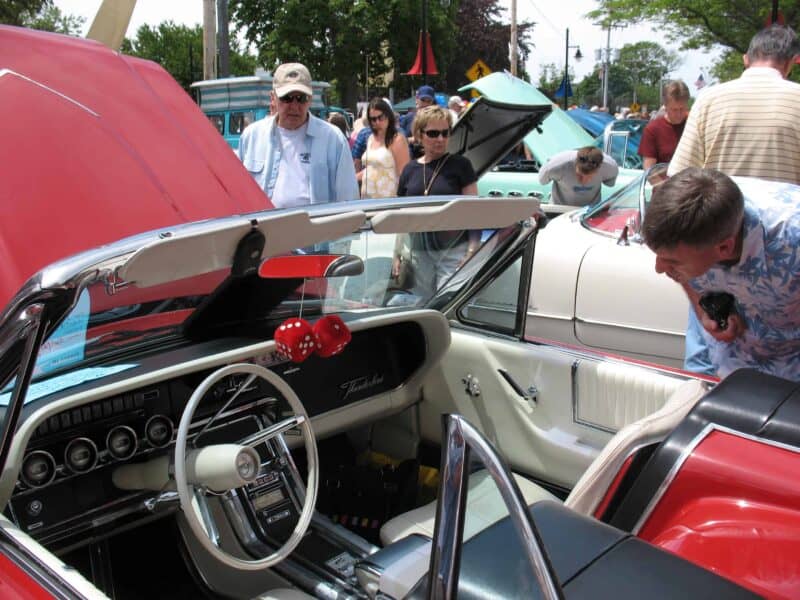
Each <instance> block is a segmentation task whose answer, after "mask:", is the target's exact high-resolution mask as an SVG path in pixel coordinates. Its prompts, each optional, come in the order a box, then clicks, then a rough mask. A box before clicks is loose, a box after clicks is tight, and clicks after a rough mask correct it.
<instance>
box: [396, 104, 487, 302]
mask: <svg viewBox="0 0 800 600" xmlns="http://www.w3.org/2000/svg"><path fill="white" fill-rule="evenodd" d="M412 127H413V132H414V138H415V139H417V140H419V141H420V142H421V143H422V148H423V150H424V154H423V155H422V157H420V158H418V159H417V160H413V161H411V162H409V163H408V164H407V165H406V168H405V169H403V173H402V174H401V175H400V183H399V186H398V190H397V195H398V196H442V195H459V196H476V195H477V194H478V183H477V179H478V178H477V177H476V175H475V170H474V169H473V168H472V163H470V162H469V159H467V158H465V157H463V156H461V155H459V154H450V153H448V152H447V142H448V140H449V139H450V111H449V110H447V109H446V108H442V107H441V106H429V107H426V108H423V109H422V110H420V111H419V112H418V113H417V116H416V118H415V119H414V124H413V126H412ZM479 246H480V231H460V230H459V231H437V232H431V233H422V234H411V235H410V236H409V237H408V238H405V239H402V238H401V239H398V243H397V245H396V248H395V257H394V259H393V262H392V275H393V276H394V277H395V278H396V279H397V280H398V281H400V280H408V281H410V280H413V283H412V284H410V285H407V286H404V287H406V291H408V292H410V294H409V295H408V297H409V298H412V297H413V298H418V297H426V298H427V297H430V295H432V294H433V293H434V292H435V291H436V290H438V289H439V288H440V287H441V286H442V284H443V283H444V282H445V281H446V280H447V279H448V278H449V277H450V276H451V275H452V274H453V273H454V272H455V271H456V270H457V269H458V268H459V267H460V266H461V265H462V264H464V263H465V262H466V261H467V260H469V258H470V257H471V256H472V255H473V254H474V253H475V252H476V251H477V249H478V247H479ZM408 271H410V272H412V273H413V274H409V273H407V272H408ZM400 302H402V301H400V300H398V301H396V303H400Z"/></svg>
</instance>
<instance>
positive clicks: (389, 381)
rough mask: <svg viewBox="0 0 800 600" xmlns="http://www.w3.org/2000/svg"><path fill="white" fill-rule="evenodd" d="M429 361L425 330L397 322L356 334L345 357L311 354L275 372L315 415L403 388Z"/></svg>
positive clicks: (312, 414) (343, 354) (412, 324)
mask: <svg viewBox="0 0 800 600" xmlns="http://www.w3.org/2000/svg"><path fill="white" fill-rule="evenodd" d="M424 360H425V336H424V334H423V332H422V329H421V328H420V327H419V325H417V324H416V323H397V324H394V325H387V326H385V327H380V328H377V329H372V330H369V331H364V332H356V333H355V334H353V339H352V341H351V342H350V344H349V345H348V346H347V348H346V349H345V351H344V352H343V353H342V354H340V355H337V356H332V357H330V358H319V357H317V356H312V357H311V358H309V359H308V360H306V361H305V362H303V363H301V364H299V365H295V364H292V363H287V364H286V365H282V366H281V367H280V368H277V369H275V371H276V372H277V373H278V374H279V375H281V376H282V377H283V378H284V379H286V381H287V382H288V383H289V385H290V386H291V387H292V389H294V391H295V392H297V395H298V396H299V397H300V400H302V402H303V405H304V406H305V408H306V410H307V411H308V414H309V415H311V416H312V417H313V416H315V415H319V414H322V413H325V412H327V411H329V410H333V409H336V408H341V407H343V406H347V405H348V404H351V403H353V402H358V401H359V400H364V399H365V398H369V397H371V396H376V395H378V394H382V393H384V392H388V391H389V390H392V389H394V388H396V387H398V386H400V385H401V384H402V383H403V382H405V381H406V380H407V379H408V378H409V377H410V376H411V375H412V374H413V373H414V372H415V371H416V370H417V369H419V368H420V367H421V366H422V364H423V362H424Z"/></svg>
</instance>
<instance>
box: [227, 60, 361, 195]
mask: <svg viewBox="0 0 800 600" xmlns="http://www.w3.org/2000/svg"><path fill="white" fill-rule="evenodd" d="M312 97H313V89H312V85H311V74H310V73H309V72H308V69H307V68H306V67H305V66H304V65H301V64H300V63H285V64H282V65H280V66H279V67H278V68H277V69H275V74H274V75H273V77H272V92H271V102H270V106H271V107H272V108H273V109H274V114H272V115H269V116H267V117H266V118H264V119H261V120H259V121H256V122H255V123H253V124H251V125H249V126H248V127H247V128H246V129H245V130H244V131H243V132H242V136H241V138H240V139H239V150H238V153H239V158H240V159H241V161H242V162H243V163H244V166H245V168H246V169H247V170H248V171H250V174H251V175H252V176H253V178H254V179H255V180H256V183H258V185H259V186H261V189H263V190H264V192H265V193H266V194H267V196H269V198H270V200H271V201H272V204H273V206H275V207H276V208H287V207H293V206H303V205H306V204H320V203H324V202H339V201H345V200H354V199H356V198H358V184H357V183H356V172H355V169H354V167H353V161H352V160H351V159H350V146H349V145H348V143H347V140H346V139H344V136H342V134H341V132H340V131H339V130H338V129H336V128H335V127H334V126H333V125H331V124H330V123H327V122H326V121H324V120H322V119H319V118H317V117H315V116H314V115H311V114H309V108H311V99H312Z"/></svg>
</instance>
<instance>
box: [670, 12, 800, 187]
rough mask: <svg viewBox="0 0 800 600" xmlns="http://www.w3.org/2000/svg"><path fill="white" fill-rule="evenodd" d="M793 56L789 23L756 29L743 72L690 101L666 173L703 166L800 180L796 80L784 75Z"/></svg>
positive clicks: (796, 48) (798, 48) (799, 51)
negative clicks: (787, 25)
mask: <svg viewBox="0 0 800 600" xmlns="http://www.w3.org/2000/svg"><path fill="white" fill-rule="evenodd" d="M798 56H800V42H799V41H798V39H797V35H795V32H794V31H793V30H792V29H791V28H790V27H785V26H783V25H771V26H770V27H767V28H766V29H763V30H761V31H760V32H759V33H757V34H756V35H755V37H753V39H752V41H751V42H750V47H749V48H748V50H747V54H745V55H744V57H743V58H744V64H745V71H744V73H742V76H741V77H739V78H738V79H734V80H733V81H728V82H726V83H722V84H720V85H716V86H713V87H710V88H707V89H706V91H705V92H703V94H702V95H701V96H700V97H699V98H698V99H697V101H696V102H695V104H694V106H693V107H692V110H691V112H690V113H689V118H688V119H687V121H686V128H685V129H684V132H683V136H682V137H681V139H680V142H679V143H678V147H677V148H676V150H675V154H674V155H673V157H672V161H671V162H670V165H669V170H668V174H669V175H674V174H675V173H678V172H680V171H682V170H683V169H685V168H686V167H702V168H713V169H718V170H720V171H722V172H724V173H726V174H727V175H746V176H750V177H761V178H763V179H770V180H773V181H786V182H789V183H795V184H800V84H797V83H793V82H791V81H787V80H786V77H788V75H789V72H790V71H791V70H792V66H793V65H794V63H795V61H796V60H797V59H798Z"/></svg>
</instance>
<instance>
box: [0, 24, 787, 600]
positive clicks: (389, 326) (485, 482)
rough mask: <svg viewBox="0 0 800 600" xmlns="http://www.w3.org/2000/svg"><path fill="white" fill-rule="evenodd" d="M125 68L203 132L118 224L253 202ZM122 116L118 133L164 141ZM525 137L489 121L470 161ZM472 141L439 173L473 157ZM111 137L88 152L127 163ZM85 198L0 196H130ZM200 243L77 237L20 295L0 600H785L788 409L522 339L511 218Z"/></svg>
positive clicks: (734, 388)
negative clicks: (217, 202) (467, 154)
mask: <svg viewBox="0 0 800 600" xmlns="http://www.w3.org/2000/svg"><path fill="white" fill-rule="evenodd" d="M18 44H23V46H24V47H26V48H27V50H26V52H29V53H32V54H36V53H37V52H36V51H35V50H36V48H38V47H39V46H37V44H43V45H44V47H46V48H47V49H48V51H51V50H54V49H58V52H56V54H55V56H56V58H57V59H58V60H66V59H68V58H69V57H70V56H72V57H75V56H77V55H78V54H81V53H88V54H85V56H95V54H93V53H96V54H97V55H99V56H100V57H101V58H102V57H107V59H108V60H109V61H112V62H113V61H120V60H123V59H121V58H120V57H118V56H116V55H111V54H107V53H105V52H104V51H100V50H98V48H97V46H95V45H92V44H86V43H85V42H80V41H75V40H65V39H64V38H57V37H51V36H45V35H42V34H34V33H30V32H24V31H20V30H15V29H7V28H6V29H2V30H0V48H2V49H3V52H0V57H5V56H6V55H7V54H8V53H12V54H13V55H15V56H16V55H17V54H20V55H21V54H22V53H23V52H22V51H19V50H15V48H16V47H17V45H18ZM14 53H16V54H14ZM20 60H22V59H20ZM124 60H127V59H124ZM104 61H105V59H103V60H100V59H97V61H96V62H97V63H98V64H100V65H105V62H104ZM126 64H130V65H133V66H130V69H131V70H132V73H133V75H134V76H135V77H136V78H138V77H140V75H139V72H140V71H142V70H150V71H152V73H151V75H152V79H147V78H145V81H149V82H150V83H148V84H147V85H148V86H154V87H153V90H155V87H158V86H156V84H154V83H152V82H153V81H155V80H159V81H162V83H163V85H162V86H161V87H159V88H158V89H159V90H160V91H159V92H158V93H156V92H155V91H153V92H152V93H153V98H151V99H152V100H157V99H158V96H159V95H161V96H162V99H163V100H164V101H165V102H166V103H167V105H171V106H183V105H184V104H183V101H184V100H185V101H186V104H185V105H186V110H192V111H194V113H193V114H194V116H192V117H191V119H193V120H196V121H197V123H198V124H197V128H195V127H193V126H192V127H186V128H185V129H181V130H180V131H181V132H183V133H179V132H178V131H175V130H173V129H170V131H175V132H176V135H177V138H176V141H175V143H176V150H175V153H176V155H177V153H179V151H181V148H183V150H185V151H186V155H187V158H186V160H185V161H184V162H183V167H182V170H181V171H182V172H181V173H180V176H178V175H177V174H174V173H173V170H172V168H171V167H172V164H171V163H170V161H169V160H168V159H169V156H170V152H169V151H168V150H166V149H162V148H158V149H157V150H156V151H157V152H158V153H160V157H161V160H155V159H151V158H150V157H149V156H148V157H147V159H145V158H144V155H142V156H140V157H139V158H137V159H136V160H134V159H133V158H132V159H131V161H132V162H133V163H137V161H140V162H138V163H137V164H138V167H139V169H140V170H139V171H138V173H139V176H141V177H144V178H150V179H149V183H147V184H144V183H143V184H141V185H142V186H144V187H142V188H139V189H140V193H141V195H142V196H147V197H148V198H147V199H145V198H144V197H142V198H139V202H140V205H142V206H146V205H148V203H153V204H154V205H158V203H159V202H162V203H164V198H171V197H172V194H177V190H183V193H184V194H185V196H183V197H184V198H186V199H187V202H188V199H191V198H192V197H193V195H195V194H196V195H198V196H204V195H209V196H214V195H215V194H221V195H222V197H223V198H225V197H228V196H227V195H228V194H230V197H233V198H238V197H239V195H240V193H241V194H245V195H247V194H251V193H253V195H252V199H253V202H255V198H257V197H258V196H257V194H255V193H254V192H253V188H252V186H251V185H250V184H249V182H248V181H247V180H246V179H245V178H244V176H245V175H246V172H245V171H244V169H243V168H242V167H241V166H240V165H239V164H238V163H237V162H235V161H233V162H230V161H228V162H226V163H219V164H217V163H214V162H213V161H212V163H213V169H212V167H211V166H209V162H208V161H206V160H201V159H197V160H191V159H190V158H189V155H190V154H191V152H189V149H191V148H194V149H195V150H197V152H198V153H199V155H200V156H203V155H204V153H207V152H209V149H208V148H203V147H201V143H200V142H199V141H198V142H196V141H194V139H195V138H194V137H193V136H194V135H198V136H200V137H199V138H198V139H200V140H202V139H205V138H204V136H205V135H206V133H207V132H209V130H210V131H211V132H213V131H214V130H213V129H210V127H211V126H210V125H209V124H208V123H207V122H205V120H204V118H203V117H202V114H201V113H199V111H198V109H197V108H196V107H194V106H193V105H191V103H190V101H189V100H188V98H184V97H183V96H180V97H179V98H171V94H170V93H169V92H168V91H169V90H173V91H175V93H176V94H178V92H180V94H183V92H181V91H180V90H176V89H175V88H174V87H173V86H172V84H169V85H168V84H167V83H166V81H165V80H163V79H162V78H163V77H165V76H164V75H163V72H161V71H160V70H159V69H158V68H157V67H155V66H153V65H150V64H149V63H126ZM109 68H110V67H109ZM101 70H102V69H101ZM112 70H113V69H112ZM6 77H7V75H5V74H4V75H2V77H0V81H2V82H4V83H5V84H8V80H7V79H6ZM25 77H27V78H28V79H25ZM17 80H19V81H20V82H24V83H25V85H28V84H29V80H30V81H33V78H31V77H30V76H28V75H25V74H22V75H12V80H11V81H12V82H15V85H16V83H18V82H17ZM33 85H35V84H33ZM23 87H24V86H23ZM51 87H52V86H51ZM52 89H54V90H56V91H57V88H55V87H52ZM43 93H46V94H51V93H53V94H55V92H51V91H49V90H47V91H45V92H43ZM74 94H78V91H77V87H76V91H74ZM97 95H98V96H100V95H102V94H100V92H99V91H98V92H97ZM6 96H7V94H5V95H3V102H9V100H8V99H7V98H6ZM56 96H58V94H56ZM47 97H48V98H49V96H47ZM58 98H59V102H61V101H63V99H62V97H61V96H58ZM168 98H169V99H168ZM76 101H77V100H76ZM70 102H71V101H70ZM98 102H100V100H98ZM144 102H145V100H144V99H142V103H144ZM81 106H82V107H85V108H87V109H88V110H91V111H93V112H95V113H97V111H96V110H95V109H92V108H91V102H89V101H88V99H87V98H84V99H83V102H82V103H81ZM148 106H151V108H150V109H149V110H148V109H146V108H145V106H144V104H142V106H141V107H139V108H140V111H139V114H138V118H140V119H141V118H145V117H149V118H151V119H156V120H158V121H159V123H160V125H161V126H163V127H169V125H168V124H169V122H170V118H168V117H169V116H170V113H165V112H159V110H160V109H158V108H157V106H159V103H158V102H156V103H155V104H153V105H148ZM18 109H19V110H22V111H24V110H27V109H29V107H24V106H19V107H18ZM76 110H77V111H78V116H77V118H78V119H79V120H80V119H84V118H89V117H86V115H85V114H84V113H85V112H86V111H85V110H84V108H76ZM472 110H473V111H480V110H482V109H481V108H480V105H479V107H478V108H477V109H472ZM151 111H152V112H151ZM515 113H517V114H515ZM519 113H522V116H521V117H520V114H519ZM86 114H88V113H86ZM98 114H99V113H98ZM544 114H546V110H543V109H539V108H537V107H524V108H519V107H517V109H513V108H510V109H509V112H508V115H509V116H508V119H509V122H508V123H507V125H506V126H504V127H494V126H493V134H494V135H495V136H502V135H503V133H504V132H506V131H512V130H513V129H514V128H515V127H520V131H522V129H524V127H535V125H536V123H537V122H538V121H539V120H540V119H541V118H542V117H543V115H544ZM195 116H196V117H197V119H194V117H195ZM92 118H93V119H97V117H92ZM119 118H120V119H123V118H125V116H124V115H119ZM172 118H175V119H177V118H181V119H189V118H190V117H187V116H185V115H184V116H182V117H177V116H175V115H172ZM92 122H93V123H95V124H97V121H92ZM522 122H524V126H523V123H522ZM473 125H474V126H473ZM473 125H471V126H470V127H468V128H465V129H466V131H465V130H461V131H457V132H456V133H455V134H454V139H455V142H454V143H455V144H457V145H458V144H461V145H462V147H463V148H465V149H467V148H472V147H473V145H474V144H473V142H474V141H475V140H476V139H481V138H483V137H486V136H487V131H484V130H482V129H481V127H480V124H477V123H476V124H473ZM113 127H116V124H115V125H113ZM113 127H112V125H111V124H109V125H107V126H106V125H104V126H102V127H100V128H99V131H100V132H108V135H110V136H111V137H113V138H114V139H115V140H116V141H118V142H119V145H120V147H121V148H123V149H126V151H127V149H129V148H131V146H130V145H129V144H128V143H127V142H126V141H125V139H124V138H123V137H121V136H120V135H119V134H118V133H116V130H114V129H113ZM142 127H145V125H142ZM136 129H137V128H136V127H131V132H132V133H130V135H131V136H132V137H135V132H136ZM69 131H70V132H71V133H73V134H75V135H77V134H78V133H79V131H78V130H77V129H70V130H69ZM112 134H113V135H112ZM214 135H216V134H214ZM512 137H514V136H510V137H509V138H508V140H507V142H508V143H509V144H511V143H513V140H512V139H511V138H512ZM84 143H85V142H83V141H81V142H79V145H80V144H84ZM208 143H209V144H212V143H213V144H216V145H217V146H220V147H222V148H225V153H227V154H228V155H230V153H229V151H228V150H227V148H226V147H225V144H224V141H222V139H221V138H216V141H214V142H211V141H210V138H209V140H208ZM504 144H506V142H503V143H502V144H500V145H501V146H502V145H504ZM84 150H85V151H86V152H88V149H87V148H84ZM48 151H49V150H48ZM142 152H143V150H142ZM121 154H124V152H122V151H121ZM492 156H494V154H493V155H492ZM498 156H499V155H498ZM105 158H106V157H98V160H100V161H102V160H105ZM484 158H485V164H489V165H490V164H491V162H492V160H493V159H492V157H491V156H489V155H487V156H485V157H484ZM63 160H66V161H71V160H72V157H69V158H64V159H63ZM120 160H121V159H120ZM145 160H146V161H147V162H146V163H142V162H141V161H145ZM220 160H225V159H222V154H220ZM476 160H477V159H476ZM103 164H104V165H105V166H106V167H108V168H111V167H112V166H113V165H111V164H106V163H103ZM84 166H85V165H84ZM89 171H92V170H91V169H88V168H85V169H82V170H80V171H78V170H75V172H74V173H70V172H68V171H59V176H60V177H61V178H62V179H64V180H69V181H62V182H61V187H59V186H58V185H56V184H54V183H52V182H50V181H49V179H50V178H51V175H52V174H51V172H50V171H44V172H43V173H41V174H36V175H37V176H36V177H33V176H29V177H28V179H27V180H25V181H23V180H21V179H19V178H16V177H17V176H16V174H13V173H10V174H8V175H9V178H4V181H3V183H1V184H0V185H2V188H1V189H3V190H4V192H5V193H6V194H10V193H11V191H16V193H23V192H24V191H25V190H26V189H27V187H26V186H29V187H31V188H33V189H35V188H37V186H43V185H44V184H42V183H39V181H40V180H41V179H48V183H47V185H48V187H47V189H48V190H49V193H50V204H51V205H53V206H55V205H57V204H58V202H59V201H60V200H61V201H65V196H64V190H68V191H70V194H72V193H73V192H75V190H76V189H80V190H81V192H82V194H83V195H84V196H86V197H89V196H91V197H92V198H93V200H92V202H100V200H102V199H103V198H104V197H107V196H109V195H112V193H113V192H118V193H119V194H123V195H126V196H125V197H127V194H128V193H129V191H128V190H127V189H125V181H127V180H118V181H116V182H115V181H113V178H114V177H122V176H123V174H121V173H118V172H117V171H113V173H112V181H111V182H105V183H103V184H100V183H97V182H98V181H99V180H100V179H101V178H102V177H101V173H99V172H94V171H92V173H91V174H90V176H91V177H93V178H94V179H92V180H91V181H94V182H95V183H92V184H91V185H87V184H83V183H81V179H82V178H83V177H84V176H85V173H86V172H89ZM162 172H166V174H165V177H167V178H168V179H169V178H170V177H173V175H174V180H175V183H174V184H173V185H174V186H176V187H175V188H165V187H163V186H162V185H161V184H160V183H158V182H159V181H160V174H161V173H162ZM156 174H158V175H159V176H158V177H156ZM229 176H230V177H232V183H231V184H230V186H228V184H227V183H226V182H227V178H228V177H229ZM131 177H132V176H131ZM73 178H74V179H75V181H73V180H72V179H73ZM178 180H180V181H178ZM7 181H11V182H13V185H12V186H11V187H9V186H7V185H6V182H7ZM237 182H238V184H237ZM237 185H240V187H239V188H236V186H237ZM16 186H19V187H16ZM81 186H82V187H81ZM207 186H212V189H211V190H207V189H206V187H207ZM234 189H238V190H239V192H237V193H234V192H233V191H231V190H234ZM95 191H96V192H97V195H96V196H95V195H94V192H95ZM255 191H256V192H257V191H258V190H255ZM259 193H260V192H259ZM32 197H33V196H32ZM70 198H72V196H70ZM159 199H160V200H159ZM260 199H261V200H263V197H260ZM130 201H131V202H133V201H134V199H133V198H130ZM92 206H99V204H92ZM248 209H249V207H248ZM165 210H166V209H165ZM220 210H222V209H220ZM235 210H236V209H234V211H233V212H235ZM62 216H63V215H62ZM123 216H124V215H123ZM202 217H203V219H202V220H199V221H192V222H189V221H190V218H186V219H183V218H182V217H180V216H177V213H175V212H172V213H169V216H164V215H163V214H162V217H161V218H163V219H165V220H171V222H166V223H162V224H159V223H157V222H155V221H153V222H152V223H150V222H147V223H145V224H144V225H145V228H149V229H148V230H147V231H143V232H138V231H137V232H133V231H131V232H122V233H120V232H117V236H118V237H120V239H116V240H114V239H102V238H100V239H99V240H89V238H81V239H82V240H83V241H84V242H86V243H87V244H88V243H90V242H92V241H93V242H95V243H96V244H99V245H95V246H93V247H91V248H88V247H87V248H85V249H82V248H75V249H74V250H75V252H74V253H73V254H71V255H69V256H66V257H59V258H58V259H56V260H54V261H52V260H51V261H50V262H49V264H45V265H41V266H38V265H37V266H36V267H35V269H36V271H35V272H34V273H31V274H30V276H28V275H27V274H24V275H23V276H24V277H27V279H26V280H25V281H23V282H21V283H20V285H19V286H18V290H16V292H15V293H13V296H12V295H11V294H9V299H8V300H7V301H6V302H5V304H4V305H3V308H2V312H0V506H1V507H2V508H3V514H2V515H0V586H2V588H1V589H2V596H3V597H4V598H24V599H31V598H59V599H61V598H64V599H74V598H119V599H128V598H147V599H149V598H235V599H248V598H273V599H280V598H294V599H297V598H325V599H331V598H341V599H344V598H378V597H384V598H385V597H391V598H406V597H408V598H456V597H458V598H476V599H477V598H540V597H541V598H562V597H569V598H642V597H648V598H676V597H681V598H682V597H687V598H689V597H706V598H751V597H758V596H768V597H774V598H793V597H798V596H799V595H800V558H798V557H800V518H799V517H798V508H799V507H800V490H798V489H797V487H798V486H797V484H796V483H795V480H796V479H797V478H796V477H794V476H793V473H796V472H797V471H796V470H795V468H796V467H798V460H799V459H800V453H799V449H800V387H799V386H798V384H796V383H793V382H788V381H784V380H781V379H777V378H774V377H770V376H765V375H761V374H759V373H756V372H753V371H740V372H737V373H734V374H733V375H731V376H730V377H728V378H727V379H726V380H724V381H722V382H721V383H719V384H718V385H716V386H715V387H713V388H712V387H711V385H710V384H709V383H708V382H704V381H700V380H697V379H694V378H691V377H688V376H686V375H685V374H680V373H675V372H674V371H667V370H664V369H660V368H658V367H656V366H653V365H647V364H641V363H633V362H630V361H627V360H624V359H619V358H613V357H609V356H604V355H600V354H595V353H591V352H589V351H584V350H581V349H577V348H574V347H563V346H559V345H555V344H546V343H542V342H541V341H537V340H531V339H528V338H526V336H525V333H524V332H525V319H526V315H527V306H528V293H529V290H530V278H531V268H530V267H531V265H532V264H533V258H534V254H535V252H536V239H537V235H538V230H539V226H540V224H541V222H542V219H541V218H540V216H539V208H538V203H537V201H536V200H535V199H533V198H508V199H504V198H483V199H481V198H458V197H424V198H402V199H386V200H379V201H355V202H348V203H337V204H330V205H317V206H313V207H307V208H304V209H302V210H262V211H256V212H253V211H249V212H246V213H245V214H230V213H229V214H227V215H226V216H219V215H209V214H205V215H202ZM206 217H208V218H206ZM211 217H213V218H211ZM184 220H185V221H187V222H183V221H184ZM120 221H124V219H123V218H122V217H120ZM29 227H30V228H31V229H33V228H34V227H35V225H34V224H29ZM131 227H133V225H131ZM67 228H68V226H66V225H62V229H67ZM468 232H479V233H480V240H481V245H480V247H479V248H478V250H477V251H476V252H474V253H467V252H466V246H467V244H466V240H467V238H468V237H470V236H472V237H473V238H474V237H475V234H474V233H472V234H470V233H468ZM128 233H130V234H131V235H127V234H128ZM37 235H44V234H43V233H41V234H40V233H38V231H37ZM50 235H55V233H53V232H52V231H51V232H50ZM97 235H98V236H99V235H100V233H98V234H97ZM109 235H113V232H109ZM125 235H127V237H123V236H125ZM4 239H5V238H4ZM79 243H81V240H77V241H76V242H75V244H76V245H77V244H79ZM400 257H403V261H405V260H408V261H409V263H410V265H411V271H410V275H408V276H406V277H404V278H403V281H400V278H399V277H398V276H397V272H395V273H394V276H393V269H392V268H391V266H392V265H391V263H392V262H393V261H394V259H395V258H398V259H399V258H400ZM515 277H516V280H515V279H514V278H515ZM498 290H502V291H503V293H505V294H509V293H510V294H511V298H505V299H504V300H503V302H502V303H501V304H502V306H503V311H504V312H503V318H500V319H498V318H497V314H498V311H497V310H496V305H495V303H496V301H497V299H498ZM509 307H510V314H511V318H509V316H508V314H506V313H508V312H509Z"/></svg>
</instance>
